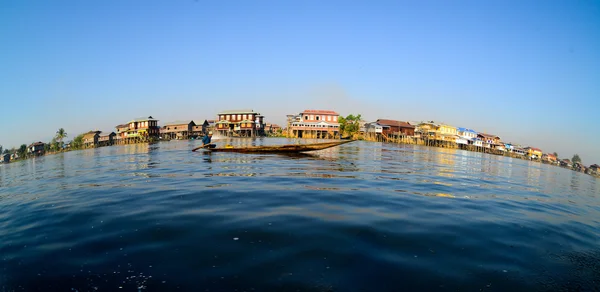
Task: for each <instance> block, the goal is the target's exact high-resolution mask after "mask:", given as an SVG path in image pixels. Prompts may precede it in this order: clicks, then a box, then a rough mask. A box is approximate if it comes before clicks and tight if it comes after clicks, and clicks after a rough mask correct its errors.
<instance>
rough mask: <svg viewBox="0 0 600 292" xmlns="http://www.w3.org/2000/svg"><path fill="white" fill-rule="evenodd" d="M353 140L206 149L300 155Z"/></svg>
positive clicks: (211, 149)
mask: <svg viewBox="0 0 600 292" xmlns="http://www.w3.org/2000/svg"><path fill="white" fill-rule="evenodd" d="M352 141H353V140H344V141H336V142H323V143H312V144H288V145H274V146H250V147H239V148H236V147H231V146H226V147H222V148H206V150H209V151H213V152H239V153H300V152H307V151H316V150H323V149H327V148H331V147H335V146H339V145H342V144H346V143H350V142H352Z"/></svg>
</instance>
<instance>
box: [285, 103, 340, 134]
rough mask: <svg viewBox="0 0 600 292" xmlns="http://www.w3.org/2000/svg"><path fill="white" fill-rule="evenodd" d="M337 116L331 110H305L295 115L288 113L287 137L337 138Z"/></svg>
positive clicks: (338, 126) (338, 132)
mask: <svg viewBox="0 0 600 292" xmlns="http://www.w3.org/2000/svg"><path fill="white" fill-rule="evenodd" d="M339 116H340V115H339V114H338V113H337V112H335V111H331V110H305V111H303V112H301V113H299V114H297V115H288V123H289V127H288V129H289V137H295V138H322V139H335V138H339V137H340V123H339V121H338V118H339Z"/></svg>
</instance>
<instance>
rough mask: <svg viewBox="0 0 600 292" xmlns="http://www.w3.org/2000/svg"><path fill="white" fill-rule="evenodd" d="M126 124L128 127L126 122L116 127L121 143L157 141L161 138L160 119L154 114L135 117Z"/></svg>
mask: <svg viewBox="0 0 600 292" xmlns="http://www.w3.org/2000/svg"><path fill="white" fill-rule="evenodd" d="M126 125H127V129H125V127H124V126H125V124H123V125H118V126H117V127H116V128H117V137H118V138H117V140H118V141H119V143H130V142H147V141H156V140H158V138H159V135H160V127H159V126H158V120H157V119H154V118H153V117H152V116H149V117H147V118H143V117H142V118H136V119H133V120H131V121H129V122H128V123H127V124H126Z"/></svg>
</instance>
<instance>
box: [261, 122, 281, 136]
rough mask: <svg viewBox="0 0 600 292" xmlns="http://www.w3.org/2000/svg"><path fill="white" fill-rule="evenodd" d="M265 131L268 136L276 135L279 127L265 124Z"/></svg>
mask: <svg viewBox="0 0 600 292" xmlns="http://www.w3.org/2000/svg"><path fill="white" fill-rule="evenodd" d="M265 131H266V132H267V133H269V134H277V133H278V132H279V131H281V127H280V126H279V125H277V124H269V123H267V125H266V126H265Z"/></svg>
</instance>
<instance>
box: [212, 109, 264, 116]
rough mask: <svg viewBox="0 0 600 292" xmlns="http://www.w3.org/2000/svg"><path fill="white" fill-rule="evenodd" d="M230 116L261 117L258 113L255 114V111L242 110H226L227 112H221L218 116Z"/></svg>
mask: <svg viewBox="0 0 600 292" xmlns="http://www.w3.org/2000/svg"><path fill="white" fill-rule="evenodd" d="M229 114H236V115H237V114H257V115H260V114H259V113H257V112H254V110H251V109H242V110H226V111H222V112H219V113H218V115H229Z"/></svg>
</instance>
